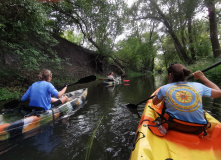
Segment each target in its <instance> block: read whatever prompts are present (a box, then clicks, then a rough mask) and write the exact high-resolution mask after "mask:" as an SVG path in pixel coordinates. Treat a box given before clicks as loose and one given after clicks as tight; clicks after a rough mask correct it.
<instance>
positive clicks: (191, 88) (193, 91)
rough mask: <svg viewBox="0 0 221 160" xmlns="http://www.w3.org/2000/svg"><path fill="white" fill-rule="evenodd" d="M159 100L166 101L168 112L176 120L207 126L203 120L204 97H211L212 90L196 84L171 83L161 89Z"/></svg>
mask: <svg viewBox="0 0 221 160" xmlns="http://www.w3.org/2000/svg"><path fill="white" fill-rule="evenodd" d="M157 96H158V99H160V100H162V99H163V98H164V99H165V103H166V112H168V113H171V114H172V115H173V117H174V118H177V119H180V120H183V121H187V122H192V123H200V124H206V120H205V119H204V118H203V104H202V97H203V96H206V97H210V96H211V88H209V87H207V86H205V85H203V84H201V83H196V82H176V83H169V84H167V85H164V86H162V87H161V88H160V90H159V92H158V94H157Z"/></svg>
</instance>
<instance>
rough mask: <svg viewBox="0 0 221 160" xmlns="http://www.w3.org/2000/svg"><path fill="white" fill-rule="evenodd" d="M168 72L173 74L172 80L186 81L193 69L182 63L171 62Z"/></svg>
mask: <svg viewBox="0 0 221 160" xmlns="http://www.w3.org/2000/svg"><path fill="white" fill-rule="evenodd" d="M167 72H168V74H169V73H171V74H172V82H179V81H185V80H186V78H187V76H188V75H189V74H190V73H191V71H190V70H189V69H187V68H186V67H185V66H183V65H182V64H171V65H170V66H169V67H168V68H167Z"/></svg>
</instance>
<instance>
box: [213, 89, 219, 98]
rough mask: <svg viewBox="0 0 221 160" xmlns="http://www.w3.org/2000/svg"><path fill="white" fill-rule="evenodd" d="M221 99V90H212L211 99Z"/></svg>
mask: <svg viewBox="0 0 221 160" xmlns="http://www.w3.org/2000/svg"><path fill="white" fill-rule="evenodd" d="M219 97H221V90H216V89H212V91H211V98H219Z"/></svg>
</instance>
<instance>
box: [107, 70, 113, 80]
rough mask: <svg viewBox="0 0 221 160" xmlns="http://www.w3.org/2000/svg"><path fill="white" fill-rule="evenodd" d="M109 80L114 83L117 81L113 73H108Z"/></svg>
mask: <svg viewBox="0 0 221 160" xmlns="http://www.w3.org/2000/svg"><path fill="white" fill-rule="evenodd" d="M107 80H108V81H114V80H115V78H114V76H113V72H110V73H108V76H107Z"/></svg>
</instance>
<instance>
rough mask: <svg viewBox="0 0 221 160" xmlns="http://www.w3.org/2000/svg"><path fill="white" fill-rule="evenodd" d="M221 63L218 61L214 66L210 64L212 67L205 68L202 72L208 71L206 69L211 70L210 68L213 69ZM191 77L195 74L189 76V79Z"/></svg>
mask: <svg viewBox="0 0 221 160" xmlns="http://www.w3.org/2000/svg"><path fill="white" fill-rule="evenodd" d="M220 64H221V61H220V62H218V63H215V64H214V65H212V66H210V67H207V68H205V69H204V70H202V71H201V72H206V71H208V70H210V69H212V68H214V67H216V66H218V65H220ZM190 78H193V75H191V76H189V77H188V78H187V79H190Z"/></svg>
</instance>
